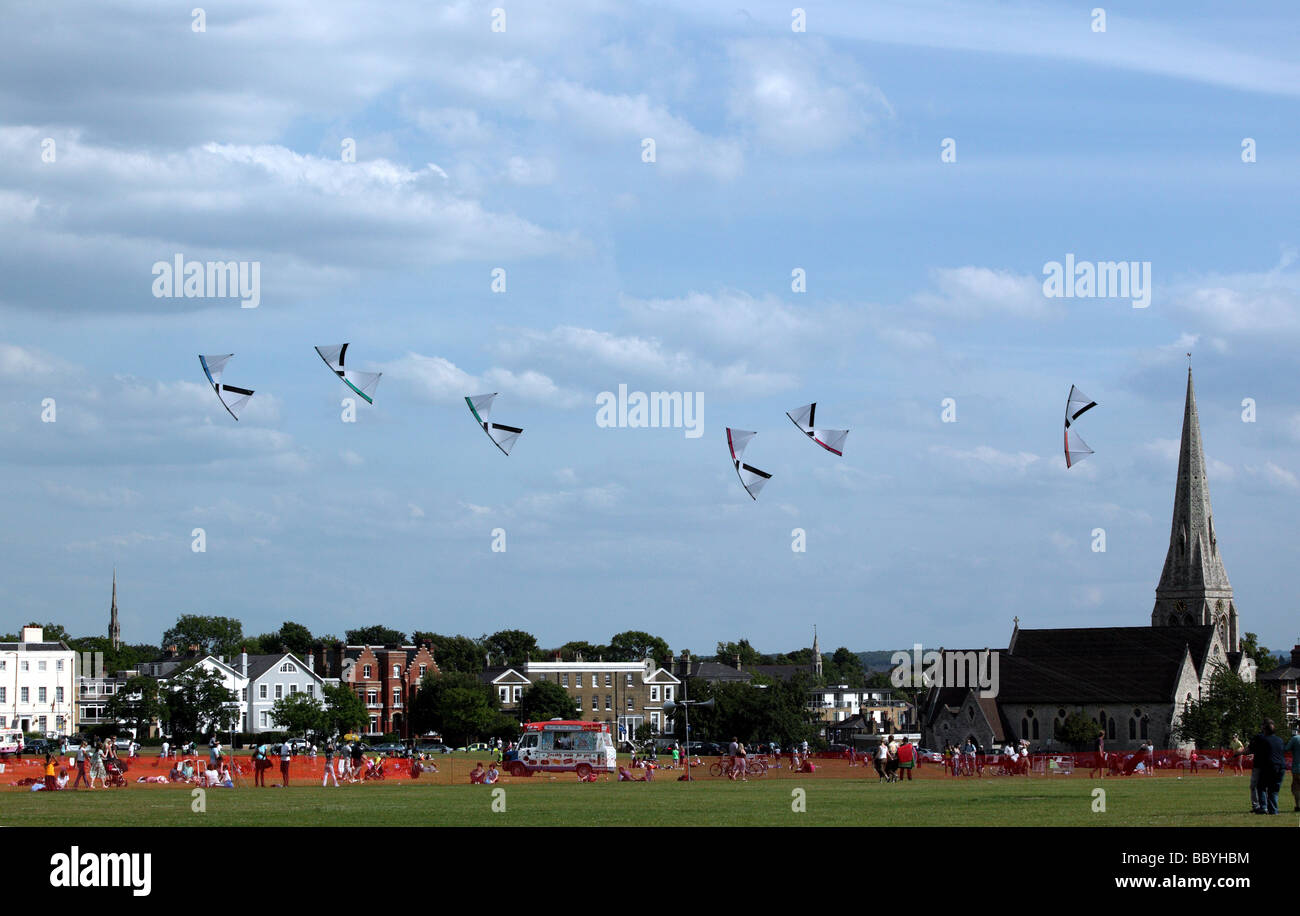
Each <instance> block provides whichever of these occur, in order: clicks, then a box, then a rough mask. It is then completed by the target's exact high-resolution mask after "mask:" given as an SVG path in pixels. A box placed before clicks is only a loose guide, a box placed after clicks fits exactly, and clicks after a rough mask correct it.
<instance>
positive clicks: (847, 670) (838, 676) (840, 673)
mask: <svg viewBox="0 0 1300 916" xmlns="http://www.w3.org/2000/svg"><path fill="white" fill-rule="evenodd" d="M822 671H823V673H824V674H825V677H826V682H827V683H833V684H848V685H849V686H850V687H862V686H864V684H865V682H866V673H865V672H864V671H863V670H862V657H861V656H860V655H858V653H856V652H851V651H849V650H848V649H847V648H845V647H844V646H840V647H839V648H838V649H836V650H835V654H834V655H832V656H831V660H830V662H829V663H826V664H823V666H822Z"/></svg>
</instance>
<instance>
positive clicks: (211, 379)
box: [199, 353, 253, 420]
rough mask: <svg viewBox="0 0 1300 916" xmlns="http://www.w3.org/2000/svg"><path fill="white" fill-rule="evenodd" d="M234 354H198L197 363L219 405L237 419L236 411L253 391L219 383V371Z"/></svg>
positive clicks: (221, 370)
mask: <svg viewBox="0 0 1300 916" xmlns="http://www.w3.org/2000/svg"><path fill="white" fill-rule="evenodd" d="M234 355H235V354H233V353H227V354H226V355H224V356H202V355H200V356H199V364H200V365H202V366H203V374H204V375H206V376H207V377H208V384H210V385H211V386H212V390H213V391H215V392H216V394H217V400H219V401H220V402H221V406H222V407H224V408H226V412H227V413H229V414H230V415H231V416H232V417H234V418H235V419H236V420H238V419H239V414H238V413H237V411H240V410H243V409H244V405H245V404H247V403H248V399H249V398H251V397H252V396H253V392H251V391H249V390H248V389H247V388H236V387H235V386H234V385H223V384H222V383H221V373H222V372H224V371H225V368H226V363H228V362H230V359H231V357H233V356H234ZM227 398H229V400H227Z"/></svg>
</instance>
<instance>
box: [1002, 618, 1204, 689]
mask: <svg viewBox="0 0 1300 916" xmlns="http://www.w3.org/2000/svg"><path fill="white" fill-rule="evenodd" d="M1213 637H1214V627H1210V626H1191V627H1079V628H1068V629H1061V630H1019V631H1018V632H1017V634H1016V639H1015V645H1014V651H1011V650H1008V651H1007V652H1003V653H1000V667H999V671H998V681H999V683H998V695H997V700H998V702H999V703H1044V702H1046V703H1080V704H1082V703H1115V702H1129V701H1134V702H1137V701H1143V702H1169V701H1170V700H1172V699H1173V695H1174V689H1175V687H1176V684H1177V678H1178V674H1179V672H1180V670H1181V668H1182V664H1183V659H1184V658H1185V657H1186V655H1187V653H1188V652H1190V653H1191V658H1192V663H1193V664H1194V665H1195V666H1196V669H1197V672H1198V673H1200V671H1201V668H1202V667H1203V665H1204V663H1205V660H1206V658H1207V657H1208V654H1209V650H1210V645H1211V643H1212V640H1213Z"/></svg>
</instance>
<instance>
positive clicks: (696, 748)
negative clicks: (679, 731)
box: [690, 741, 727, 757]
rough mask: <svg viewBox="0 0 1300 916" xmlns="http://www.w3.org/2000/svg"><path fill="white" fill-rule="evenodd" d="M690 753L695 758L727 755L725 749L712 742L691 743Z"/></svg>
mask: <svg viewBox="0 0 1300 916" xmlns="http://www.w3.org/2000/svg"><path fill="white" fill-rule="evenodd" d="M690 752H691V753H692V754H694V755H695V756H697V757H721V756H722V755H724V754H726V753H727V749H726V748H725V747H723V746H722V745H720V744H715V743H714V742H712V741H692V742H691V744H690Z"/></svg>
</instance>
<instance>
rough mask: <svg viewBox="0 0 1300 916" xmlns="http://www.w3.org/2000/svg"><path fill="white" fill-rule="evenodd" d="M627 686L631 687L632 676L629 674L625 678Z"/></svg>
mask: <svg viewBox="0 0 1300 916" xmlns="http://www.w3.org/2000/svg"><path fill="white" fill-rule="evenodd" d="M627 686H629V687H631V686H632V674H631V673H630V672H629V673H628V676H627Z"/></svg>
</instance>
